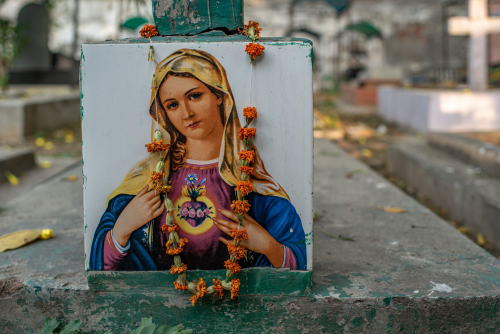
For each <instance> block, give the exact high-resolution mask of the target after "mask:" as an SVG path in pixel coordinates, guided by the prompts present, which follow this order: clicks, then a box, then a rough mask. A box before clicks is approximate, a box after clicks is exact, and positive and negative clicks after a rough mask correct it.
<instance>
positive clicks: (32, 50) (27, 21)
mask: <svg viewBox="0 0 500 334" xmlns="http://www.w3.org/2000/svg"><path fill="white" fill-rule="evenodd" d="M17 24H18V26H19V27H20V28H21V31H22V32H21V34H22V36H23V38H26V41H27V44H26V45H25V46H24V48H23V51H22V53H21V55H20V56H19V58H17V60H16V61H15V64H14V67H13V69H14V70H15V71H40V70H42V71H47V70H50V68H51V56H52V55H51V53H50V51H49V48H48V46H47V43H48V36H49V16H48V13H47V11H46V10H45V8H43V7H42V6H41V5H39V4H36V3H30V4H27V5H26V6H24V7H23V8H22V9H21V10H20V11H19V16H18V19H17Z"/></svg>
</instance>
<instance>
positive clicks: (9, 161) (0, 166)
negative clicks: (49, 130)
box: [0, 147, 36, 184]
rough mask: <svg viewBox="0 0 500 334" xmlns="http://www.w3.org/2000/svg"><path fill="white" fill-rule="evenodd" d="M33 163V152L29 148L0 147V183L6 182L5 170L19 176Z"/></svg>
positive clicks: (33, 164)
mask: <svg viewBox="0 0 500 334" xmlns="http://www.w3.org/2000/svg"><path fill="white" fill-rule="evenodd" d="M35 166H36V165H35V152H34V150H33V149H30V148H21V149H14V148H12V149H5V148H1V147H0V184H2V183H6V182H8V180H7V177H6V176H5V173H6V172H10V173H13V174H14V175H16V176H19V175H20V174H21V173H24V172H26V171H28V170H30V169H31V168H34V167H35Z"/></svg>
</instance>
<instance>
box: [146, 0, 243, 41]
mask: <svg viewBox="0 0 500 334" xmlns="http://www.w3.org/2000/svg"><path fill="white" fill-rule="evenodd" d="M152 3H153V17H154V20H155V26H156V28H157V29H158V32H159V33H160V35H195V34H199V33H201V32H203V31H207V30H211V29H217V28H225V29H227V30H233V31H234V32H236V29H237V28H243V0H229V1H228V0H226V1H210V0H198V1H191V0H153V1H152Z"/></svg>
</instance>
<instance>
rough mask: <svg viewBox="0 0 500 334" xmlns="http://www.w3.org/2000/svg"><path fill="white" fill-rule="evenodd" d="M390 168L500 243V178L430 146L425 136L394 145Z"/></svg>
mask: <svg viewBox="0 0 500 334" xmlns="http://www.w3.org/2000/svg"><path fill="white" fill-rule="evenodd" d="M389 169H390V170H391V171H393V172H394V173H396V174H397V175H398V176H399V177H401V178H402V179H403V180H404V181H405V182H406V183H407V184H409V185H411V186H412V187H414V188H416V189H417V190H418V191H420V192H421V193H423V194H425V195H426V196H428V197H429V198H430V199H431V200H432V201H433V202H434V203H435V204H436V205H438V206H440V207H442V208H444V209H446V210H447V211H448V212H450V213H451V215H452V217H453V218H454V219H456V220H458V221H460V222H463V223H464V224H465V225H467V226H468V227H470V228H472V229H473V230H475V231H476V232H482V233H484V235H485V236H486V237H487V238H492V239H493V240H494V241H495V242H496V243H497V244H500V180H498V179H496V178H493V177H489V176H487V175H484V174H482V173H479V171H478V170H476V169H475V168H474V166H470V165H467V164H465V163H463V162H461V161H459V160H457V159H454V158H453V157H451V156H449V155H448V154H446V153H444V152H441V151H439V150H436V149H434V148H431V147H428V146H427V145H426V144H425V142H424V141H423V140H401V141H398V142H397V143H396V144H395V145H393V146H392V147H391V148H390V150H389Z"/></svg>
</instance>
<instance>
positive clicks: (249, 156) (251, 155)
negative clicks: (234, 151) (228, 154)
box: [238, 150, 255, 162]
mask: <svg viewBox="0 0 500 334" xmlns="http://www.w3.org/2000/svg"><path fill="white" fill-rule="evenodd" d="M238 156H239V158H240V160H244V159H246V161H247V162H253V161H254V160H255V151H253V150H250V151H247V150H241V151H240V152H238Z"/></svg>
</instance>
